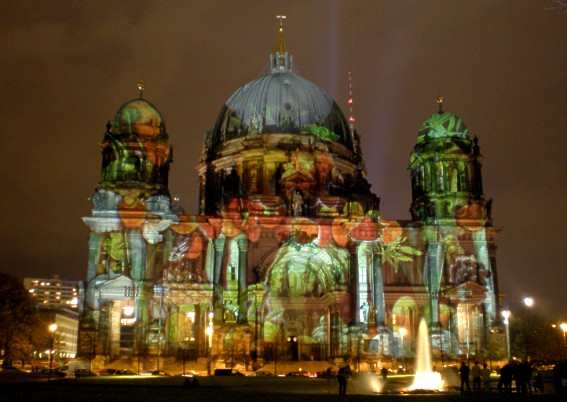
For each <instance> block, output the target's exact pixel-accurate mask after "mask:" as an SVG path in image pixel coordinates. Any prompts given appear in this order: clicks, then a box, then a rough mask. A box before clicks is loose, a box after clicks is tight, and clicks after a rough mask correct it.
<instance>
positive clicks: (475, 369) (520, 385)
mask: <svg viewBox="0 0 567 402" xmlns="http://www.w3.org/2000/svg"><path fill="white" fill-rule="evenodd" d="M459 375H460V379H461V394H463V393H465V392H466V391H468V392H471V386H470V379H471V378H472V384H473V386H472V391H473V392H480V391H485V392H487V391H490V388H491V387H490V369H489V368H488V366H487V364H486V363H484V364H483V365H482V367H481V366H480V364H479V362H478V361H476V362H475V363H474V365H473V366H472V367H469V365H468V363H467V362H466V361H462V362H461V367H460V368H459ZM512 382H514V383H515V390H516V392H518V393H522V394H524V395H526V394H528V393H531V392H533V391H535V392H541V393H543V375H542V374H541V373H540V372H538V371H536V372H535V375H534V370H533V368H532V365H531V364H530V363H529V362H527V361H524V362H516V361H513V362H510V363H507V364H506V365H504V367H502V368H501V369H500V379H499V380H498V391H500V392H507V393H510V392H512Z"/></svg>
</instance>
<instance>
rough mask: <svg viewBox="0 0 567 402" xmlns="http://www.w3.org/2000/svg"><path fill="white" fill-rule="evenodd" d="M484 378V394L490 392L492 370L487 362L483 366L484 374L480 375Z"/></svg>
mask: <svg viewBox="0 0 567 402" xmlns="http://www.w3.org/2000/svg"><path fill="white" fill-rule="evenodd" d="M480 376H481V378H482V390H483V391H484V392H490V369H489V368H488V364H486V362H485V363H484V364H483V365H482V372H481V373H480Z"/></svg>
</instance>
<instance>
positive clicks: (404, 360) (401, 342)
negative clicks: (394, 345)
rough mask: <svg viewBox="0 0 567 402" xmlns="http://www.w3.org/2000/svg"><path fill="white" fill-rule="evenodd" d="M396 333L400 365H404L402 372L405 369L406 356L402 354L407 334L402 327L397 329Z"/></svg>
mask: <svg viewBox="0 0 567 402" xmlns="http://www.w3.org/2000/svg"><path fill="white" fill-rule="evenodd" d="M398 333H399V334H400V356H401V358H402V363H403V365H404V370H405V368H406V364H405V363H406V356H405V353H404V337H405V336H406V335H407V334H408V330H407V329H405V328H404V327H401V328H400V329H398Z"/></svg>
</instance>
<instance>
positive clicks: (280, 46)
mask: <svg viewBox="0 0 567 402" xmlns="http://www.w3.org/2000/svg"><path fill="white" fill-rule="evenodd" d="M276 19H277V20H278V21H279V27H278V40H277V43H276V52H278V53H279V54H284V53H285V52H286V51H287V50H286V46H285V35H284V21H285V20H286V19H287V17H286V16H285V15H276Z"/></svg>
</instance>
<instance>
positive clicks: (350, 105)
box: [347, 71, 356, 134]
mask: <svg viewBox="0 0 567 402" xmlns="http://www.w3.org/2000/svg"><path fill="white" fill-rule="evenodd" d="M347 106H348V125H349V128H350V131H351V134H352V133H353V132H354V123H355V122H356V119H355V118H354V99H353V95H352V73H351V72H350V71H349V72H348V99H347Z"/></svg>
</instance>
